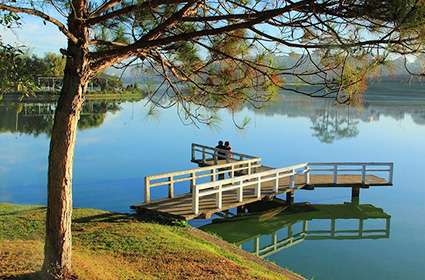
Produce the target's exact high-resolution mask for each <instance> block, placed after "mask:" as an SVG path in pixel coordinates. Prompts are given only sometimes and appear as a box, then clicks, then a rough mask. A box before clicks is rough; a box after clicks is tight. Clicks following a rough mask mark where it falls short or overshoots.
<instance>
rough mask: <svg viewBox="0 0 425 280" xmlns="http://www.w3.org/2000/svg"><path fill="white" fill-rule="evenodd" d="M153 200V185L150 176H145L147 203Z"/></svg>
mask: <svg viewBox="0 0 425 280" xmlns="http://www.w3.org/2000/svg"><path fill="white" fill-rule="evenodd" d="M149 202H151V187H150V182H149V177H145V203H149Z"/></svg>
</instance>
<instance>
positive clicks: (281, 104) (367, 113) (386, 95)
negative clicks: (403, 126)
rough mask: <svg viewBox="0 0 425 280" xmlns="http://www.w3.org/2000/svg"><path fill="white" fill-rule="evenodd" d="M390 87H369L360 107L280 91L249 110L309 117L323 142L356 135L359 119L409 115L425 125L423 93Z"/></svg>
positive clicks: (399, 118)
mask: <svg viewBox="0 0 425 280" xmlns="http://www.w3.org/2000/svg"><path fill="white" fill-rule="evenodd" d="M390 86H391V87H390V89H388V85H386V84H383V85H379V87H378V86H376V87H375V88H372V89H371V93H370V95H366V96H365V98H364V103H363V104H362V105H361V106H360V107H359V106H357V107H350V106H348V105H338V104H336V102H335V101H334V100H329V99H320V98H319V99H317V98H311V97H305V96H301V95H294V94H287V93H281V96H280V98H278V99H277V100H275V101H274V102H273V103H270V104H268V105H266V106H263V107H262V108H261V109H253V108H252V107H248V109H250V110H254V111H255V113H256V114H264V115H267V116H272V115H282V116H286V117H288V118H296V117H305V118H308V119H310V120H311V122H312V126H311V129H312V130H313V136H315V137H317V138H318V139H319V140H320V141H321V142H324V143H332V142H333V141H335V140H338V139H343V138H351V137H356V136H357V135H358V134H359V128H358V125H359V123H360V121H362V122H366V123H367V122H373V121H379V120H380V119H381V118H382V117H390V118H392V119H394V120H403V119H405V118H406V117H408V116H410V117H411V118H412V120H413V122H414V123H415V124H418V125H425V98H424V97H425V96H424V95H423V94H422V93H421V92H419V89H417V88H416V87H412V88H411V89H410V88H408V90H406V89H405V88H403V87H401V86H398V88H397V85H395V84H394V85H393V84H391V85H390ZM391 90H392V91H391ZM401 93H406V95H403V94H401Z"/></svg>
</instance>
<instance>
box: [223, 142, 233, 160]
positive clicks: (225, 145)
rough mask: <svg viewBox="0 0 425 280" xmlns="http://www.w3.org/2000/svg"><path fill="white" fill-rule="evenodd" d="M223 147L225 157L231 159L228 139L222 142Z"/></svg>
mask: <svg viewBox="0 0 425 280" xmlns="http://www.w3.org/2000/svg"><path fill="white" fill-rule="evenodd" d="M224 149H225V150H226V157H225V158H226V159H233V155H232V147H231V146H230V143H229V141H226V142H224Z"/></svg>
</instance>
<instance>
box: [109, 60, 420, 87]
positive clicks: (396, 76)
mask: <svg viewBox="0 0 425 280" xmlns="http://www.w3.org/2000/svg"><path fill="white" fill-rule="evenodd" d="M299 57H300V55H299V54H290V55H280V56H272V57H271V60H272V63H273V65H275V66H277V67H281V68H288V69H290V68H292V67H293V66H295V65H296V64H297V61H298V59H299ZM313 59H314V63H317V64H320V61H319V58H318V57H317V58H314V56H313ZM407 66H408V69H409V70H410V71H411V72H413V73H421V72H423V71H425V68H424V66H425V56H419V57H418V58H417V59H416V60H414V61H410V62H408V64H407ZM311 69H314V65H313V64H312V63H311V62H310V63H309V62H306V63H302V64H300V65H298V66H297V67H296V68H295V69H294V71H297V72H307V71H309V70H311ZM378 72H379V75H378V76H377V77H373V78H371V80H376V81H403V82H412V81H422V80H423V78H420V77H418V76H412V75H410V74H409V72H408V71H406V68H405V63H404V59H403V58H396V59H394V60H390V61H388V62H387V63H386V65H384V66H381V67H380V69H379V71H378ZM106 73H107V74H109V75H113V76H117V77H121V80H122V82H123V84H124V85H128V84H134V83H138V84H139V85H146V84H147V83H153V84H155V83H159V82H161V81H162V78H161V76H160V75H159V74H158V73H156V72H155V71H154V70H153V69H152V68H151V67H150V66H148V65H143V66H140V65H137V66H136V65H132V66H129V67H127V69H126V70H125V71H123V70H122V69H116V68H110V69H108V70H107V72H106ZM284 79H285V81H286V82H287V83H292V82H296V83H299V82H300V80H298V79H297V78H296V77H293V76H291V75H286V76H285V77H284ZM315 79H317V80H318V78H317V77H316V78H309V80H310V81H314V80H315Z"/></svg>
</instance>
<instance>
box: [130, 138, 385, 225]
mask: <svg viewBox="0 0 425 280" xmlns="http://www.w3.org/2000/svg"><path fill="white" fill-rule="evenodd" d="M194 146H195V148H194ZM199 147H200V148H201V149H199ZM197 148H198V149H197ZM197 152H200V153H201V154H202V156H201V158H200V159H197V158H196V155H195V154H196V153H197ZM208 155H209V156H212V157H208ZM216 155H217V150H216V149H215V148H211V147H207V146H202V145H196V144H193V145H192V162H196V163H197V164H198V165H199V166H201V167H199V168H195V169H190V170H184V171H179V172H172V173H166V174H160V175H154V176H147V177H146V178H145V203H143V204H139V205H134V206H132V207H131V208H133V209H135V210H136V211H137V212H138V213H143V212H157V213H160V214H162V215H166V216H170V217H173V218H177V219H183V220H191V219H195V218H209V217H211V216H212V215H213V214H215V213H217V212H221V211H225V210H228V209H231V208H235V207H238V206H243V205H246V204H249V203H252V202H255V201H258V200H262V199H269V198H272V197H274V196H276V195H280V194H285V193H286V195H287V200H288V202H290V200H291V199H293V194H294V192H295V191H297V190H300V189H309V190H312V189H314V188H320V187H322V188H323V187H326V188H338V187H345V188H352V189H353V192H352V195H354V196H358V195H359V190H360V189H361V188H369V187H373V186H390V185H392V174H393V164H392V163H376V162H374V163H370V162H368V163H366V162H365V163H353V162H347V163H302V164H297V165H292V166H288V167H283V168H272V167H266V166H263V165H262V164H261V159H260V158H258V157H252V156H247V155H242V154H238V153H232V154H231V155H229V158H227V159H226V160H219V159H217V157H216ZM230 157H231V159H230ZM375 173H380V174H381V173H386V174H387V176H386V177H383V176H382V177H381V176H378V175H376V174H375ZM201 181H202V182H201ZM205 181H206V182H205ZM184 183H187V184H188V186H186V189H188V192H187V193H183V194H181V195H178V196H177V195H174V188H175V187H176V186H177V185H182V184H184ZM160 186H163V187H164V186H165V187H167V188H168V198H165V199H161V200H157V201H151V197H150V193H151V188H153V187H160Z"/></svg>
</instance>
